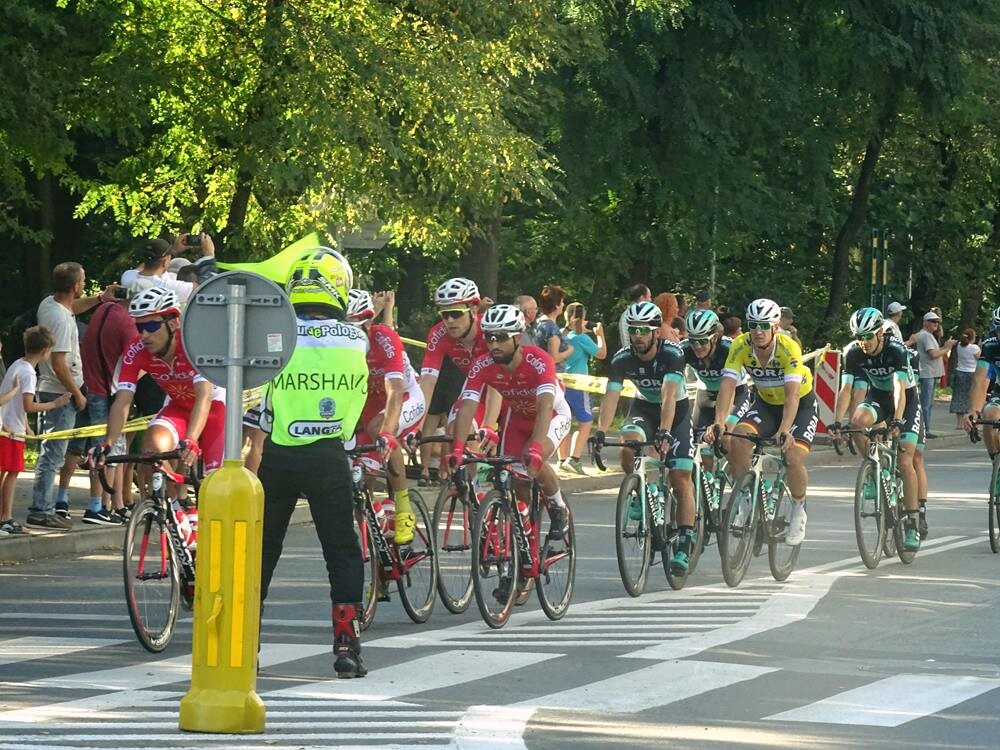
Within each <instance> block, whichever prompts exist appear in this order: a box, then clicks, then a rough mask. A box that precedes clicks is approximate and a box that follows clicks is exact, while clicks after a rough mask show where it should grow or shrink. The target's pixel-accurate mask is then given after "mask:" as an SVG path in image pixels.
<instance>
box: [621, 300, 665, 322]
mask: <svg viewBox="0 0 1000 750" xmlns="http://www.w3.org/2000/svg"><path fill="white" fill-rule="evenodd" d="M661 323H663V313H662V312H660V308H659V307H657V306H656V305H655V304H653V303H652V302H633V303H632V304H631V305H629V306H628V307H626V308H625V325H627V326H653V327H654V328H655V327H657V326H659V325H660V324H661Z"/></svg>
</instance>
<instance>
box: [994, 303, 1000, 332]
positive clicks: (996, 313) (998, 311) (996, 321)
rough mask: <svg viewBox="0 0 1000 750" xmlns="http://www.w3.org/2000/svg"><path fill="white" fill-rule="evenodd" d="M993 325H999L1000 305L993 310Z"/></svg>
mask: <svg viewBox="0 0 1000 750" xmlns="http://www.w3.org/2000/svg"><path fill="white" fill-rule="evenodd" d="M993 325H994V327H996V326H1000V307H997V308H996V309H994V310H993Z"/></svg>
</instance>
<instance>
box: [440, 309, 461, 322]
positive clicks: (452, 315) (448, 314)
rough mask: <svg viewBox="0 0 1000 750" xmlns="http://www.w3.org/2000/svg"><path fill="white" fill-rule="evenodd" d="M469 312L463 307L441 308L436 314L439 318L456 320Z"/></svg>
mask: <svg viewBox="0 0 1000 750" xmlns="http://www.w3.org/2000/svg"><path fill="white" fill-rule="evenodd" d="M467 312H469V308H467V307H463V308H461V309H460V310H457V309H456V310H441V311H440V312H438V315H440V316H441V320H457V319H458V318H461V317H462V316H463V315H465V314H466V313H467Z"/></svg>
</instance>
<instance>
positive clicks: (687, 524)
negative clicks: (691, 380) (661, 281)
mask: <svg viewBox="0 0 1000 750" xmlns="http://www.w3.org/2000/svg"><path fill="white" fill-rule="evenodd" d="M624 320H625V327H626V331H627V335H628V339H629V346H628V347H626V348H624V349H620V350H619V351H618V353H617V354H615V356H614V357H613V358H612V360H611V374H610V375H609V377H608V390H607V393H605V395H604V400H603V401H602V402H601V413H600V420H599V424H598V428H597V432H596V433H595V435H594V444H595V446H596V447H597V448H598V449H599V448H600V446H601V445H603V444H604V440H605V433H606V432H607V430H608V427H610V425H611V420H612V418H613V417H614V415H615V409H616V408H617V406H618V399H619V397H620V394H621V390H622V386H623V382H624V380H625V379H626V378H627V379H628V380H631V381H632V383H634V384H635V387H636V389H637V391H638V395H637V396H636V398H634V399H633V400H632V406H631V407H630V408H629V412H628V417H626V420H627V424H626V425H625V426H624V427H622V433H621V437H622V440H650V439H654V438H655V439H657V440H660V441H661V443H662V445H663V447H664V450H665V452H667V453H668V454H669V455H668V457H667V466H668V467H669V473H668V478H669V480H670V486H671V488H672V489H673V492H674V495H675V496H676V497H677V526H678V545H677V551H676V553H675V554H674V557H673V558H672V559H671V560H670V566H671V568H672V569H673V571H674V572H675V574H677V575H683V574H684V573H686V572H687V569H688V566H689V562H688V561H689V559H690V557H691V549H692V548H693V545H694V542H695V541H696V540H695V539H694V538H693V536H694V521H695V507H694V484H693V483H692V481H691V470H692V469H693V468H694V439H693V435H692V431H691V414H690V411H689V406H688V395H687V387H686V385H685V383H684V352H683V350H682V349H681V347H680V346H679V345H678V344H675V343H674V342H672V341H667V340H665V339H661V338H660V331H661V327H662V324H663V314H662V313H661V312H660V308H659V307H657V306H656V305H655V304H654V303H652V302H642V301H640V302H633V303H632V304H630V305H629V306H628V307H627V308H626V309H625V318H624ZM634 462H635V452H634V451H633V450H632V449H631V448H624V447H623V448H622V449H621V464H622V470H623V471H624V472H625V473H626V474H631V473H632V472H633V471H634V469H635V463H634ZM638 512H639V513H641V512H642V511H641V510H639V511H638Z"/></svg>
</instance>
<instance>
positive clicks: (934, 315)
mask: <svg viewBox="0 0 1000 750" xmlns="http://www.w3.org/2000/svg"><path fill="white" fill-rule="evenodd" d="M924 320H925V321H926V320H941V316H940V315H938V314H937V313H936V312H934V311H933V310H931V311H930V312H929V313H925V314H924Z"/></svg>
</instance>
